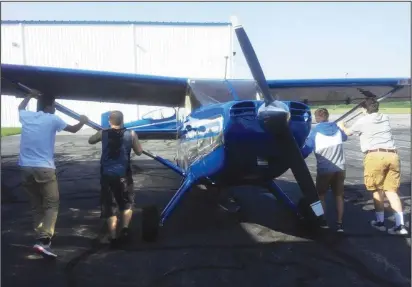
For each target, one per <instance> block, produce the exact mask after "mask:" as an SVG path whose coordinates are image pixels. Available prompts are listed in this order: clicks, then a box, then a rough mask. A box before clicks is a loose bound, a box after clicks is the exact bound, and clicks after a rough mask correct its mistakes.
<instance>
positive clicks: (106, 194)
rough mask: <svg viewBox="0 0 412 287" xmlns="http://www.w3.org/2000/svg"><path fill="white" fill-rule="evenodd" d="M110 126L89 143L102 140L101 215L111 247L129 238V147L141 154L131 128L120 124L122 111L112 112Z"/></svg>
mask: <svg viewBox="0 0 412 287" xmlns="http://www.w3.org/2000/svg"><path fill="white" fill-rule="evenodd" d="M109 123H110V129H106V130H103V131H99V132H97V133H96V134H95V135H93V136H91V137H90V138H89V144H96V143H98V142H99V141H101V142H102V155H101V159H100V185H101V197H100V201H101V217H102V218H104V219H105V220H106V221H107V227H108V231H109V233H110V234H109V236H110V242H111V244H112V245H113V247H114V246H116V245H117V244H118V243H122V242H124V241H125V240H126V239H129V238H130V237H129V235H130V232H129V224H130V220H131V217H132V208H133V204H134V192H133V179H132V172H131V166H130V154H131V150H132V149H133V151H134V152H135V154H137V155H141V154H142V152H143V150H142V147H141V145H140V143H139V140H138V138H137V135H136V133H135V132H134V131H130V130H126V129H125V128H124V126H123V114H122V113H121V112H119V111H113V112H112V113H111V114H110V118H109ZM118 212H120V219H121V224H122V228H121V232H120V234H119V235H118V234H117V232H116V230H117V222H118V219H117V214H118Z"/></svg>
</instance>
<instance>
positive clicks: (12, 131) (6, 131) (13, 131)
mask: <svg viewBox="0 0 412 287" xmlns="http://www.w3.org/2000/svg"><path fill="white" fill-rule="evenodd" d="M20 133H21V128H1V137H6V136H12V135H19V134H20Z"/></svg>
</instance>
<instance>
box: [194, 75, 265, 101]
mask: <svg viewBox="0 0 412 287" xmlns="http://www.w3.org/2000/svg"><path fill="white" fill-rule="evenodd" d="M189 86H190V88H191V90H192V92H193V96H194V97H195V98H196V99H197V100H198V101H199V102H200V104H201V105H202V106H203V105H209V104H215V103H223V102H228V101H234V100H260V99H261V96H260V93H259V88H258V86H257V85H256V83H255V81H253V80H190V81H189Z"/></svg>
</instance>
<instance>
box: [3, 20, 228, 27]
mask: <svg viewBox="0 0 412 287" xmlns="http://www.w3.org/2000/svg"><path fill="white" fill-rule="evenodd" d="M3 24H6V25H7V24H31V25H50V24H51V25H61V24H64V25H82V24H83V25H156V26H161V25H167V26H231V25H232V24H231V23H230V22H150V21H60V20H54V21H40V20H39V21H36V20H3V21H1V25H3Z"/></svg>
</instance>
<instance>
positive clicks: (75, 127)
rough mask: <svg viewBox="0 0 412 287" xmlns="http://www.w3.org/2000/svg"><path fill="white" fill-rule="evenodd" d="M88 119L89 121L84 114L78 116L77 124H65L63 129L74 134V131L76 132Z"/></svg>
mask: <svg viewBox="0 0 412 287" xmlns="http://www.w3.org/2000/svg"><path fill="white" fill-rule="evenodd" d="M88 121H89V119H88V118H87V117H86V116H80V119H79V123H77V124H75V125H73V126H72V125H67V124H66V127H65V128H64V129H63V130H64V131H66V132H69V133H73V134H75V133H77V132H78V131H79V130H80V129H81V128H82V127H83V126H84V124H85V123H87V122H88Z"/></svg>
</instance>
